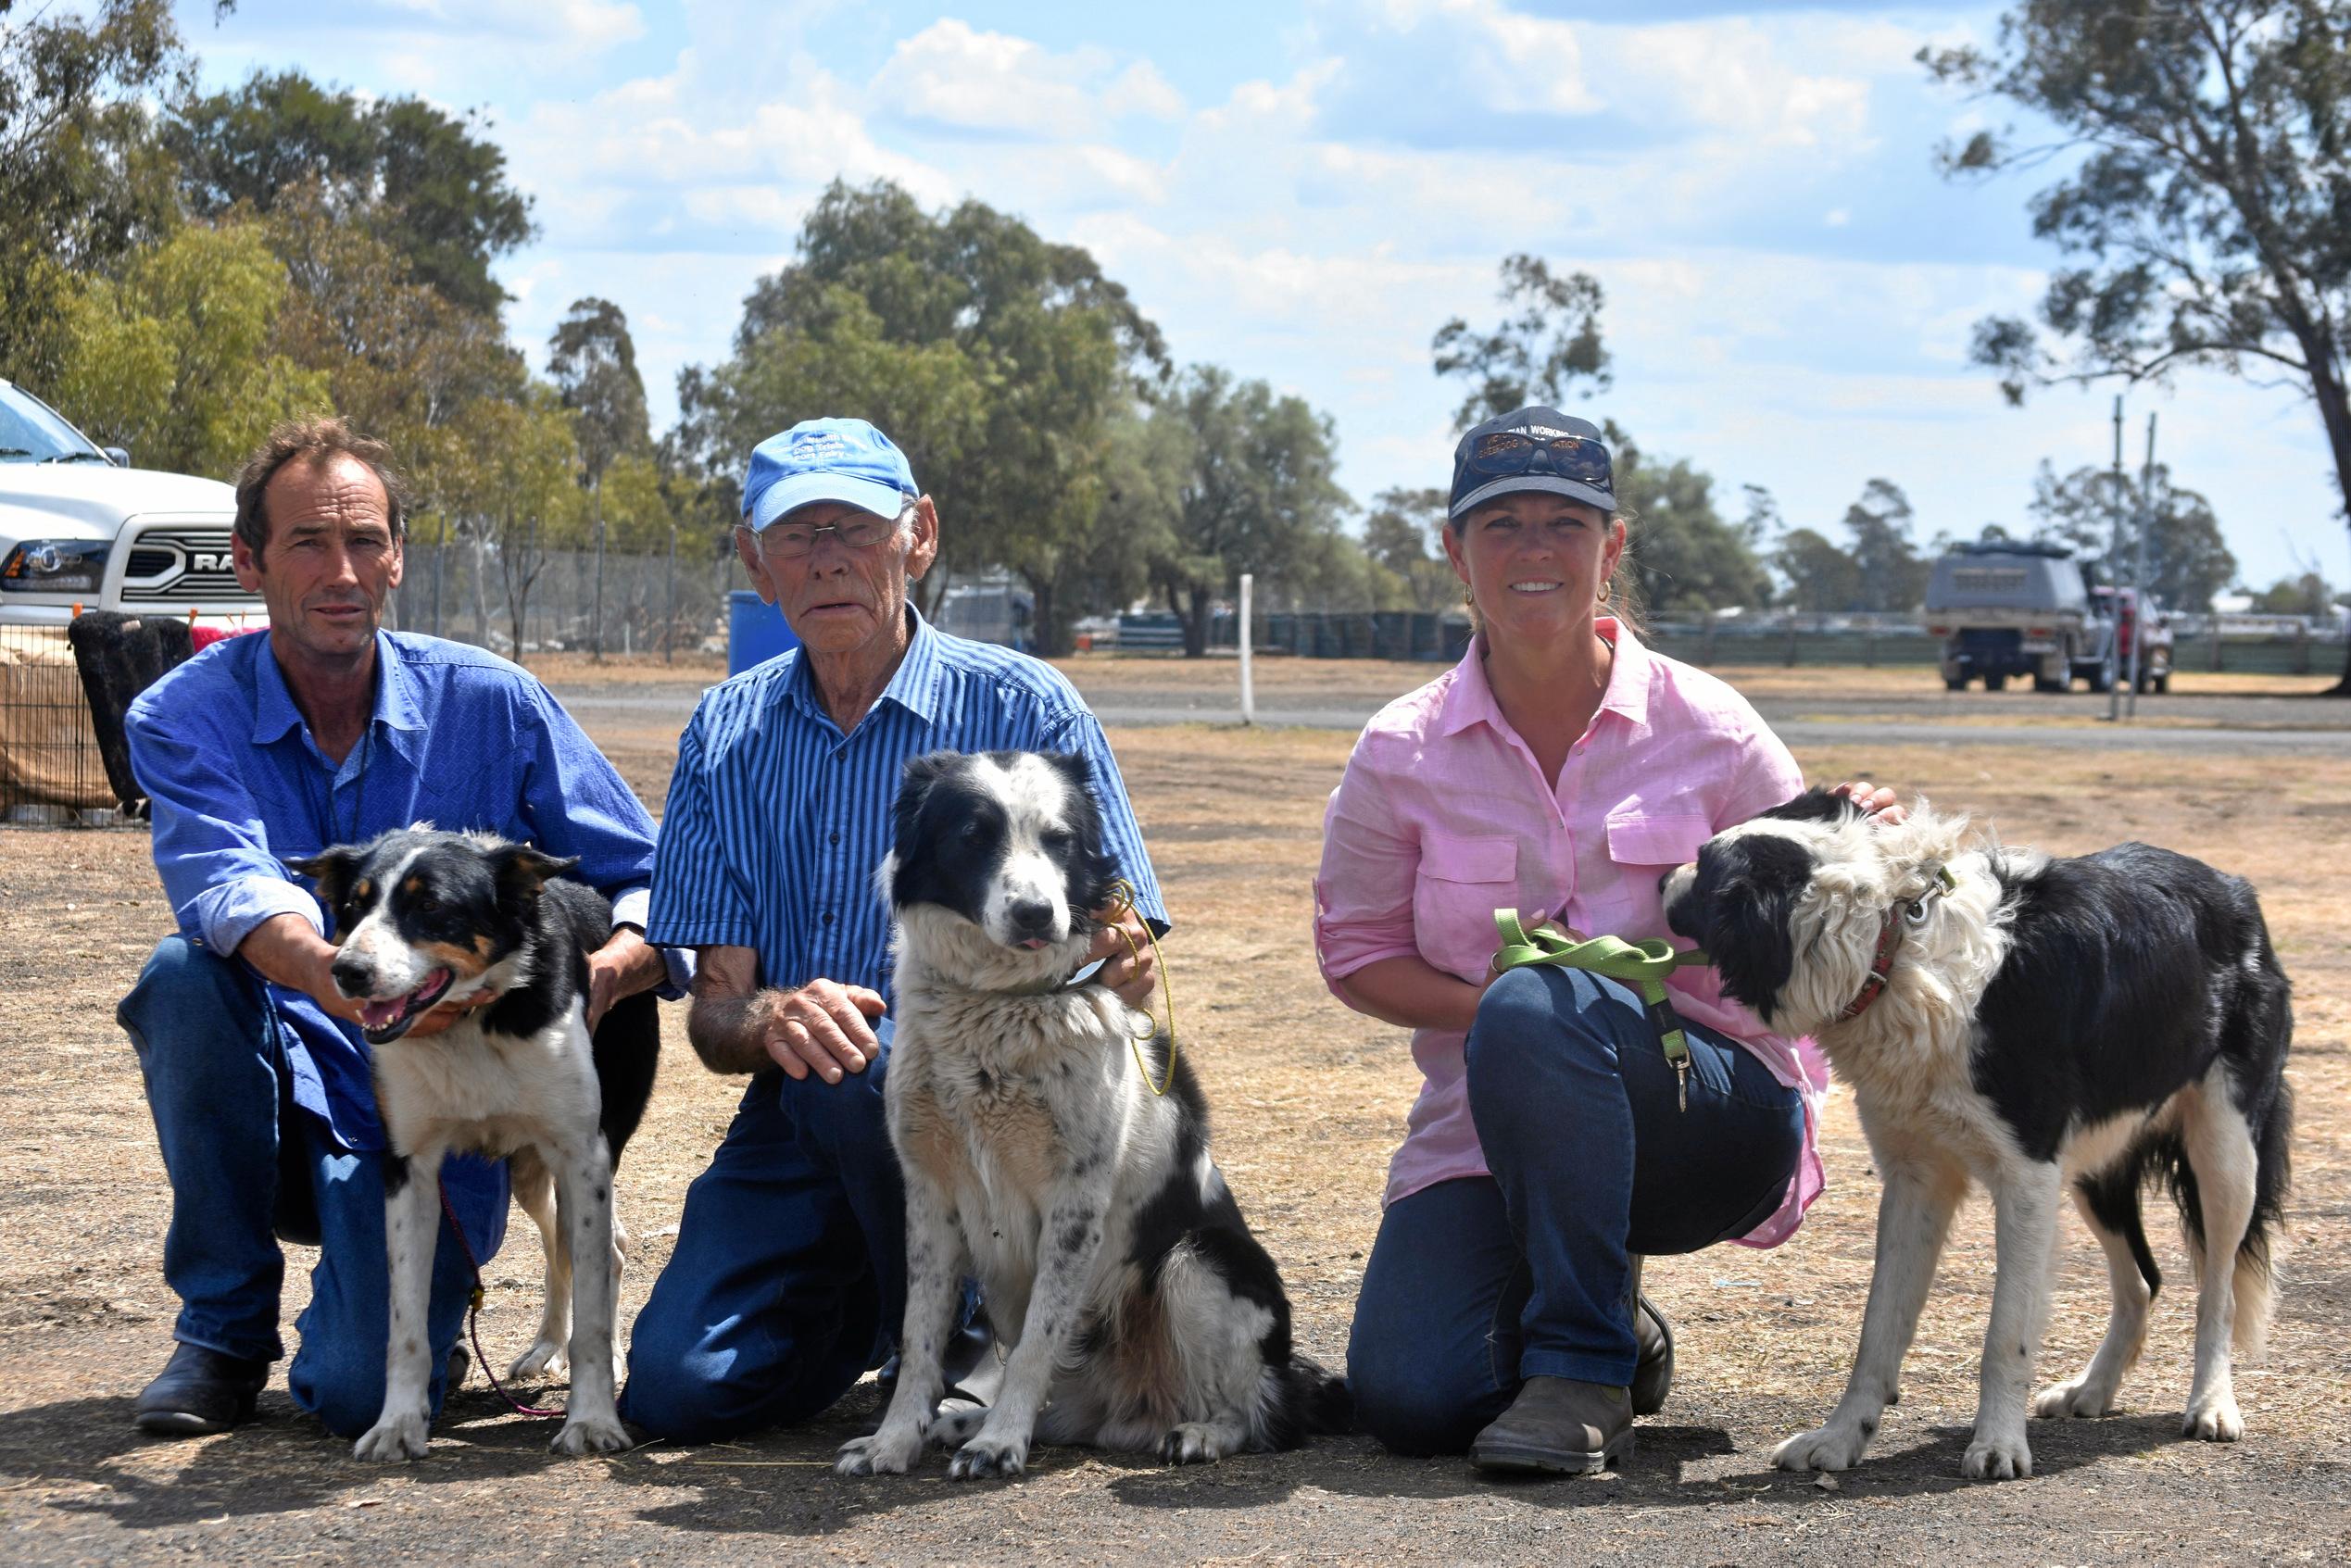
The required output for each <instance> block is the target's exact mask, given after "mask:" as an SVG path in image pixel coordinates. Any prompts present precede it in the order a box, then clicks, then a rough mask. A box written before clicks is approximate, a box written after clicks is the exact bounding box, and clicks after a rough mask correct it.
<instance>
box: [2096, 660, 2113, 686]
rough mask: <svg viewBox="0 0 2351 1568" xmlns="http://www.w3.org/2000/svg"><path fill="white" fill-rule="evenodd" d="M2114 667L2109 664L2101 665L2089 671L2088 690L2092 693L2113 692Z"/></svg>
mask: <svg viewBox="0 0 2351 1568" xmlns="http://www.w3.org/2000/svg"><path fill="white" fill-rule="evenodd" d="M2114 681H2115V675H2114V666H2113V664H2111V663H2106V664H2101V665H2099V666H2098V667H2097V668H2096V669H2094V670H2093V671H2090V689H2091V690H2092V691H2093V692H2110V691H2112V690H2114Z"/></svg>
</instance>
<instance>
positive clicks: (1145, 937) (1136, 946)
mask: <svg viewBox="0 0 2351 1568" xmlns="http://www.w3.org/2000/svg"><path fill="white" fill-rule="evenodd" d="M1113 910H1115V911H1116V912H1113ZM1094 918H1095V919H1096V920H1098V921H1100V922H1101V924H1102V928H1101V929H1100V931H1097V932H1096V933H1094V945H1093V946H1092V947H1088V948H1087V949H1086V961H1087V963H1092V962H1093V961H1094V960H1096V959H1101V960H1106V961H1105V962H1104V963H1103V964H1102V967H1101V972H1100V973H1098V974H1096V975H1095V976H1094V979H1095V982H1096V983H1097V984H1098V985H1100V986H1101V987H1102V988H1103V989H1105V990H1107V991H1108V992H1110V994H1111V995H1113V996H1114V997H1117V998H1118V999H1119V1000H1120V1001H1122V1002H1125V1004H1126V1005H1127V1006H1128V1007H1130V1008H1149V1007H1150V1001H1151V988H1152V987H1153V986H1155V985H1158V984H1159V954H1158V953H1157V952H1156V951H1155V950H1154V949H1153V948H1152V947H1151V939H1150V930H1149V929H1148V928H1147V927H1146V926H1145V925H1144V924H1143V917H1142V916H1140V915H1138V914H1137V913H1136V912H1135V909H1134V907H1133V906H1132V905H1113V906H1110V907H1108V908H1104V909H1096V910H1095V911H1094ZM1121 932H1124V933H1125V935H1124V936H1122V935H1120V933H1121ZM1129 944H1132V946H1129Z"/></svg>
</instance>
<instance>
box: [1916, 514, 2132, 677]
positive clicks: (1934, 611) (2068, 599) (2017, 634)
mask: <svg viewBox="0 0 2351 1568" xmlns="http://www.w3.org/2000/svg"><path fill="white" fill-rule="evenodd" d="M2118 598H2119V599H2120V600H2121V601H2122V608H2123V615H2122V619H2123V622H2124V624H2125V625H2126V626H2127V627H2128V628H2130V631H2128V632H2126V633H2124V634H2125V635H2126V636H2127V635H2130V634H2131V633H2136V634H2137V635H2138V638H2139V684H2140V689H2141V690H2143V691H2144V690H2155V691H2162V690H2166V689H2168V688H2169V685H2170V682H2171V632H2170V628H2169V626H2168V625H2167V624H2166V623H2165V621H2164V618H2163V616H2162V614H2161V611H2160V608H2159V607H2158V608H2156V613H2155V614H2153V615H2150V616H2146V617H2141V616H2138V615H2136V614H2135V613H2133V611H2134V609H2135V606H2134V604H2133V603H2132V595H2131V592H2130V590H2128V589H2125V590H2122V591H2120V593H2119V594H2118V592H2117V591H2116V590H2115V589H2112V588H2109V587H2106V586H2105V585H2103V584H2101V583H2097V582H2096V581H2094V579H2093V575H2092V573H2091V571H2090V569H2089V567H2088V566H2087V565H2085V564H2084V563H2083V562H2081V561H2079V560H2077V559H2075V558H2074V554H2073V551H2072V550H2071V549H2069V548H2068V547H2067V546H2063V545H2043V544H2029V543H2023V542H2018V541H2006V540H2004V541H2000V542H1998V543H1985V544H1975V545H1962V546H1958V547H1957V548H1956V549H1955V550H1953V551H1952V552H1951V553H1950V554H1949V555H1947V556H1945V557H1943V558H1942V559H1941V560H1939V561H1937V562H1935V566H1934V571H1933V573H1932V574H1931V575H1930V577H1929V579H1928V581H1927V606H1926V608H1927V630H1928V633H1929V634H1930V635H1932V636H1935V637H1939V638H1941V639H1942V684H1944V686H1946V687H1947V688H1949V689H1950V690H1952V691H1959V690H1962V689H1964V688H1965V687H1966V686H1967V684H1968V682H1969V681H1972V680H1980V681H1981V682H1982V683H1983V684H1984V689H1985V690H1986V691H1994V692H1996V691H1998V690H1999V689H2000V688H2001V687H2003V686H2005V685H2006V684H2008V678H2009V677H2010V676H2012V675H2015V676H2020V677H2025V678H2029V679H2030V681H2031V682H2032V685H2033V689H2034V690H2035V691H2043V692H2061V691H2064V690H2066V689H2067V688H2068V686H2070V685H2071V684H2073V683H2074V682H2075V681H2076V680H2077V679H2079V680H2081V681H2085V682H2087V683H2089V686H2090V689H2091V690H2092V691H2093V692H2103V691H2109V690H2111V689H2112V688H2113V686H2114V684H2115V682H2116V681H2118V680H2119V679H2121V678H2122V664H2121V659H2122V650H2124V649H2126V648H2127V647H2128V646H2129V645H2128V644H2127V643H2121V642H2118V639H2117V637H2116V625H2115V608H2116V602H2117V599H2118Z"/></svg>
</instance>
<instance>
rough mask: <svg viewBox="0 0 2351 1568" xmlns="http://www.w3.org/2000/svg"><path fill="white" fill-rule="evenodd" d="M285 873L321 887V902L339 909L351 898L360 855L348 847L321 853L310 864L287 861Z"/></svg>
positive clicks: (341, 845) (345, 845) (335, 848)
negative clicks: (307, 879) (292, 873)
mask: <svg viewBox="0 0 2351 1568" xmlns="http://www.w3.org/2000/svg"><path fill="white" fill-rule="evenodd" d="M285 869H286V870H288V871H290V872H294V873H295V875H297V876H307V877H308V878H309V879H310V880H311V881H312V882H314V883H316V884H318V889H319V902H320V903H321V904H324V905H325V906H326V907H327V908H328V909H341V908H342V907H343V905H344V901H345V900H346V898H348V897H350V895H351V878H352V876H353V875H354V874H355V873H356V872H358V869H359V851H358V850H357V849H355V848H353V847H351V846H349V845H347V844H340V845H337V846H335V847H333V848H332V849H322V850H321V851H320V852H319V853H318V854H316V855H313V856H311V857H310V858H309V859H307V860H288V861H287V862H286V863H285Z"/></svg>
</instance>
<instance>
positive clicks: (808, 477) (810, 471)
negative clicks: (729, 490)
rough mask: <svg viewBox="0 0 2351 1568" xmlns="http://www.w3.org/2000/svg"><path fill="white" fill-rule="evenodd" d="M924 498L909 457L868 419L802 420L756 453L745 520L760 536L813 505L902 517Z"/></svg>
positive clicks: (747, 482) (746, 479)
mask: <svg viewBox="0 0 2351 1568" xmlns="http://www.w3.org/2000/svg"><path fill="white" fill-rule="evenodd" d="M921 494H922V491H921V490H920V489H918V488H917V487H916V486H915V483H914V470H913V469H912V468H911V467H909V466H908V464H907V461H906V454H905V453H903V452H901V451H899V449H898V447H897V445H896V444H895V443H893V442H892V441H891V440H890V438H889V437H888V436H886V435H884V434H883V433H881V432H880V431H878V430H875V429H874V427H873V426H872V425H870V424H868V423H866V422H865V421H864V420H801V421H800V422H799V423H798V424H796V425H794V426H793V427H792V428H791V429H789V430H787V431H786V432H784V433H782V434H781V435H771V436H769V437H768V438H767V439H766V440H765V441H762V442H761V443H760V444H759V445H757V446H754V447H752V448H751V468H750V471H749V472H748V473H746V474H745V475H744V476H743V521H744V522H745V523H747V524H748V526H749V527H750V528H751V530H752V531H753V532H754V533H756V532H757V531H759V530H760V529H762V528H765V527H766V526H767V525H768V524H769V523H771V522H773V521H775V520H776V519H777V518H780V517H782V516H783V515H784V514H785V513H786V512H790V511H796V510H798V508H801V507H805V506H807V505H809V504H810V503H811V502H812V501H838V502H840V503H841V504H842V505H844V506H849V507H855V508H858V509H859V510H861V511H868V512H872V513H873V514H874V516H876V517H896V516H898V514H899V511H900V509H902V508H904V507H905V505H906V503H907V502H908V501H910V500H912V499H913V498H914V497H915V496H917V495H921Z"/></svg>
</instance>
